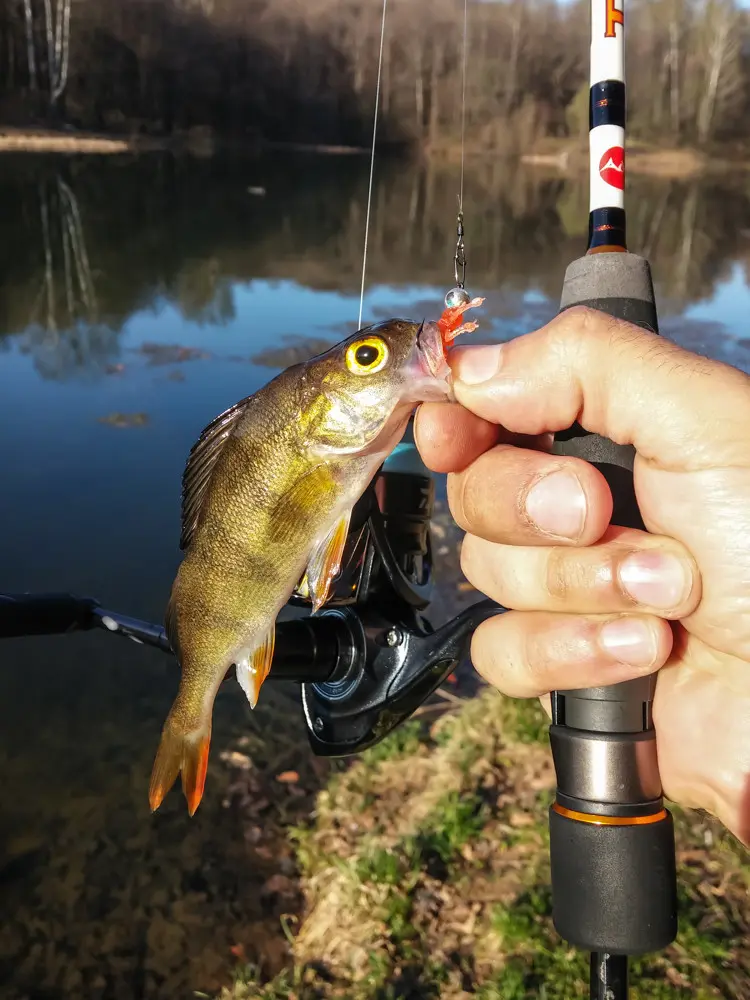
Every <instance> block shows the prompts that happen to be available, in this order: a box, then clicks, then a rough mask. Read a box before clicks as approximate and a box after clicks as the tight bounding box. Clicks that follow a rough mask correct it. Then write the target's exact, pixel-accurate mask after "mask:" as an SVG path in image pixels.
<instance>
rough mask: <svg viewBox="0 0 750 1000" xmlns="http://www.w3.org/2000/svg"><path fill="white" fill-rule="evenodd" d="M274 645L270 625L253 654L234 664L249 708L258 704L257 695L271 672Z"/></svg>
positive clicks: (273, 631)
mask: <svg viewBox="0 0 750 1000" xmlns="http://www.w3.org/2000/svg"><path fill="white" fill-rule="evenodd" d="M275 643H276V626H275V625H272V626H271V629H270V631H269V632H268V634H267V635H266V636H265V637H264V638H263V640H262V641H261V642H260V644H259V645H258V646H256V648H255V649H254V650H253V652H252V653H251V654H250V655H249V656H247V657H245V658H243V659H240V660H238V661H237V663H236V664H235V667H234V672H235V674H236V675H237V681H238V682H239V685H240V687H241V688H242V690H243V691H244V692H245V694H246V695H247V700H248V701H249V702H250V708H255V706H256V705H257V704H258V695H259V694H260V689H261V687H262V686H263V681H264V680H265V679H266V677H268V674H269V672H270V670H271V663H272V661H273V651H274V646H275Z"/></svg>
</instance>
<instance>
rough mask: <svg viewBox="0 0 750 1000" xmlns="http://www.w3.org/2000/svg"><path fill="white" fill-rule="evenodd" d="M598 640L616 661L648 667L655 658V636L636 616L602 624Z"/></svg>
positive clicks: (633, 665)
mask: <svg viewBox="0 0 750 1000" xmlns="http://www.w3.org/2000/svg"><path fill="white" fill-rule="evenodd" d="M599 642H600V644H601V646H602V648H603V649H604V650H605V651H606V652H607V653H609V655H610V656H611V657H613V658H614V659H615V660H617V661H618V663H628V664H630V666H632V667H650V666H651V664H652V663H653V662H654V660H655V659H656V651H657V649H656V636H655V635H654V633H653V631H652V630H651V629H650V628H649V627H648V625H646V623H645V622H642V621H639V620H638V619H637V618H617V619H615V621H612V622H607V624H606V625H602V627H601V629H600V630H599Z"/></svg>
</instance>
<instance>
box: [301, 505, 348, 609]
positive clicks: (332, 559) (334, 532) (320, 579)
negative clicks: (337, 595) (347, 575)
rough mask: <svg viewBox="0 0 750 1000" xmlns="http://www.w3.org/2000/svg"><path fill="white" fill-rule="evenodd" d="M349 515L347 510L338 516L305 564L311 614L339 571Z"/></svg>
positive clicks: (324, 597) (321, 604)
mask: <svg viewBox="0 0 750 1000" xmlns="http://www.w3.org/2000/svg"><path fill="white" fill-rule="evenodd" d="M350 517H351V511H350V510H348V511H347V512H346V513H345V514H344V515H343V516H342V517H340V518H339V520H338V521H337V522H336V523H335V524H334V526H333V527H332V528H331V530H330V531H329V532H328V534H327V535H326V537H325V538H324V539H323V541H322V542H321V543H320V545H318V547H317V548H316V549H315V551H314V552H313V554H312V555H311V557H310V562H309V563H308V564H307V574H306V576H305V580H306V581H307V590H308V592H309V595H310V599H311V601H312V606H313V614H315V612H316V611H319V610H320V609H321V608H322V607H323V605H324V604H325V602H326V601H327V600H328V598H329V596H330V593H331V584H332V583H333V581H334V580H335V578H336V577H337V576H338V575H339V573H340V572H341V560H342V558H343V555H344V546H345V545H346V538H347V535H348V534H349V519H350ZM303 582H304V581H303Z"/></svg>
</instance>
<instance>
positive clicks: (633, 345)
mask: <svg viewBox="0 0 750 1000" xmlns="http://www.w3.org/2000/svg"><path fill="white" fill-rule="evenodd" d="M451 367H452V369H453V379H454V391H455V395H456V399H457V400H458V402H459V403H461V404H462V405H463V406H464V407H465V408H466V409H468V410H471V411H472V412H474V413H476V414H477V415H478V416H480V417H483V418H484V419H485V420H489V421H492V422H493V423H496V424H501V425H502V426H503V427H505V428H507V430H509V431H511V432H512V433H517V434H534V435H536V434H544V433H547V432H555V431H561V430H564V429H565V428H567V427H570V425H571V424H572V423H574V422H575V421H576V420H577V421H578V422H579V423H580V424H581V426H582V427H584V428H585V430H587V431H589V432H591V433H594V434H601V435H602V436H604V437H608V438H610V439H611V440H612V441H615V442H616V443H617V444H632V445H635V448H636V450H637V451H638V452H639V453H640V455H641V456H642V457H643V458H645V459H646V460H651V461H653V462H655V463H656V464H658V465H661V466H664V465H672V466H674V467H679V468H686V467H692V468H705V467H708V466H715V465H717V464H727V463H734V462H737V463H738V464H741V465H747V464H748V461H749V455H748V443H747V434H748V427H750V377H748V376H747V375H745V374H744V373H743V372H741V371H739V369H736V368H732V367H731V366H730V365H725V364H722V363H720V362H718V361H711V360H709V359H708V358H704V357H702V356H700V355H698V354H692V353H691V352H690V351H686V350H684V349H683V348H681V347H678V346H677V345H676V344H674V343H672V342H671V341H669V340H666V339H664V338H663V337H660V336H658V335H656V334H653V333H648V332H646V331H644V330H641V329H640V328H639V327H637V326H633V325H631V324H630V323H625V322H623V321H621V320H616V319H613V318H612V317H611V316H608V315H607V314H605V313H600V312H597V311H595V310H592V309H586V308H584V307H581V306H577V307H575V308H572V309H568V310H566V311H565V312H563V313H561V314H560V315H559V316H557V317H556V318H555V319H554V320H552V322H551V323H549V324H548V325H547V326H545V327H543V328H542V329H541V330H537V331H536V332H534V333H529V334H526V335H525V336H522V337H518V338H517V339H515V340H512V341H510V342H509V343H507V344H497V345H492V346H483V347H465V348H458V349H456V350H454V351H453V352H451Z"/></svg>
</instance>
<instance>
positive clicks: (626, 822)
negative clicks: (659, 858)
mask: <svg viewBox="0 0 750 1000" xmlns="http://www.w3.org/2000/svg"><path fill="white" fill-rule="evenodd" d="M552 808H553V809H554V810H555V812H556V813H558V814H559V815H560V816H564V817H565V818H566V819H574V820H575V821H576V822H577V823H593V824H594V825H595V826H647V825H648V824H649V823H659V822H660V821H661V820H663V819H666V818H667V810H666V809H662V810H660V811H659V812H658V813H653V815H651V816H596V815H594V814H591V813H580V812H576V811H575V810H574V809H566V808H565V806H561V805H560V804H559V803H558V802H555V803H554V804H553V806H552Z"/></svg>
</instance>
